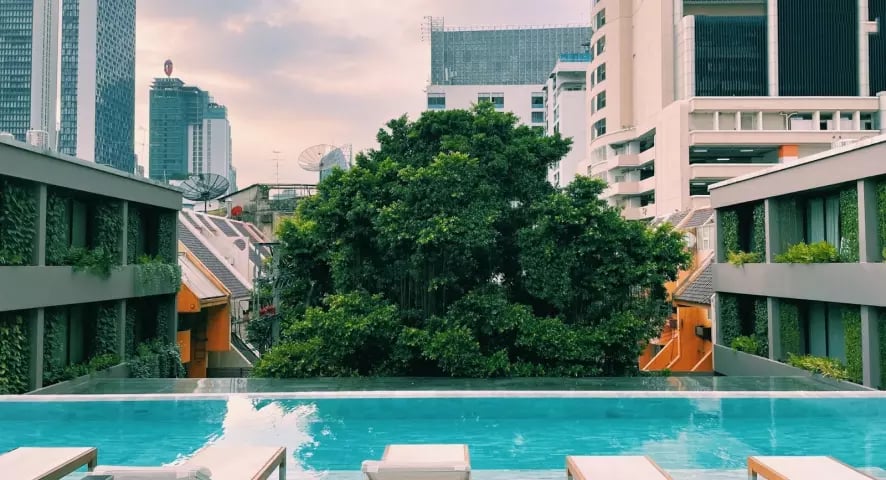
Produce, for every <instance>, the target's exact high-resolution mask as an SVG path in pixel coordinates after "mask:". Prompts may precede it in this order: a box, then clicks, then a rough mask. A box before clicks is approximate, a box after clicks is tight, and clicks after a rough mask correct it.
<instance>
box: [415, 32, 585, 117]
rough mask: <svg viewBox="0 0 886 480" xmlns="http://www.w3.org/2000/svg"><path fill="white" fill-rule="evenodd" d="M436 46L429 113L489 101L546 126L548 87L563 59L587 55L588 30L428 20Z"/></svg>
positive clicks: (427, 35)
mask: <svg viewBox="0 0 886 480" xmlns="http://www.w3.org/2000/svg"><path fill="white" fill-rule="evenodd" d="M423 36H424V38H425V39H427V40H429V41H430V43H431V81H430V85H428V88H427V108H428V109H429V110H445V109H458V108H470V107H471V105H473V104H475V103H477V102H479V101H489V102H492V103H493V104H494V105H495V108H496V109H498V110H501V111H507V112H511V113H514V114H515V115H516V116H517V117H518V118H519V119H520V121H521V122H522V123H525V124H527V125H534V126H538V127H540V128H544V126H545V103H544V98H545V93H544V91H543V87H544V85H545V83H546V82H547V80H548V77H549V75H550V74H551V71H552V70H553V69H554V66H555V65H556V64H557V60H558V58H559V56H560V54H563V53H579V52H584V51H586V48H585V47H584V46H583V45H585V44H587V42H588V37H589V36H590V30H589V28H588V27H587V26H532V27H519V28H518V27H478V28H462V27H447V26H445V24H444V21H443V19H442V18H438V17H434V18H428V19H427V22H426V24H425V26H424V31H423Z"/></svg>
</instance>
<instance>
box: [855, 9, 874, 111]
mask: <svg viewBox="0 0 886 480" xmlns="http://www.w3.org/2000/svg"><path fill="white" fill-rule="evenodd" d="M870 17H871V15H870V13H869V12H868V0H858V22H859V25H858V95H859V96H861V97H867V96H869V95H870V94H871V83H870V78H869V75H870V69H871V66H870V65H871V58H870V52H869V48H868V47H869V44H868V40H869V39H868V35H869V34H870V33H871V31H870V27H869V25H870V24H871V23H872V22H870V21H869V20H870ZM874 31H876V27H874Z"/></svg>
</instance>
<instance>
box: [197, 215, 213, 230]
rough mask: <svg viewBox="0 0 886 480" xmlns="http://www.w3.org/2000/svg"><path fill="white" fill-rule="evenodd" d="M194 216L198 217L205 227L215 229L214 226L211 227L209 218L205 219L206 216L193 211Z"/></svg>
mask: <svg viewBox="0 0 886 480" xmlns="http://www.w3.org/2000/svg"><path fill="white" fill-rule="evenodd" d="M194 216H196V217H197V218H199V219H200V221H201V222H203V225H206V228H208V229H210V230H212V231H213V232H214V231H215V230H216V229H215V227H213V226H212V224H211V223H209V220H206V217H205V216H203V215H200V214H198V213H195V214H194Z"/></svg>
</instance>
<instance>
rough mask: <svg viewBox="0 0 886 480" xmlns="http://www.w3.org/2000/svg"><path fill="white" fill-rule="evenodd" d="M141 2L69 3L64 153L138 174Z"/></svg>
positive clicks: (65, 33) (64, 63)
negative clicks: (137, 6) (137, 51)
mask: <svg viewBox="0 0 886 480" xmlns="http://www.w3.org/2000/svg"><path fill="white" fill-rule="evenodd" d="M134 141H135V0H101V1H99V0H63V1H62V62H61V131H60V134H59V151H61V152H62V153H66V154H69V155H75V156H77V157H79V158H82V159H84V160H90V161H94V162H96V163H100V164H104V165H109V166H111V167H114V168H116V169H119V170H123V171H126V172H130V173H132V172H133V171H134V168H135V152H134Z"/></svg>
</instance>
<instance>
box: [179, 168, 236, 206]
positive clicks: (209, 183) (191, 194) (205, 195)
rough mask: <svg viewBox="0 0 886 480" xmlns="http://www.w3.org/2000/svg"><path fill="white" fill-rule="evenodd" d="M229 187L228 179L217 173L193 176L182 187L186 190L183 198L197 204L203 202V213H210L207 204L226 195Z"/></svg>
mask: <svg viewBox="0 0 886 480" xmlns="http://www.w3.org/2000/svg"><path fill="white" fill-rule="evenodd" d="M229 186H230V183H229V182H228V179H227V178H225V177H223V176H221V175H219V174H217V173H200V174H197V175H191V176H190V177H189V178H188V179H187V180H185V181H184V182H182V184H181V185H180V187H181V189H182V190H184V191H183V192H182V196H183V197H185V198H187V199H188V200H193V201H195V202H198V201H202V202H203V213H208V209H207V208H206V205H207V203H209V201H210V200H215V199H216V198H218V197H220V196H222V195H224V193H225V192H226V191H228V187H229Z"/></svg>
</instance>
